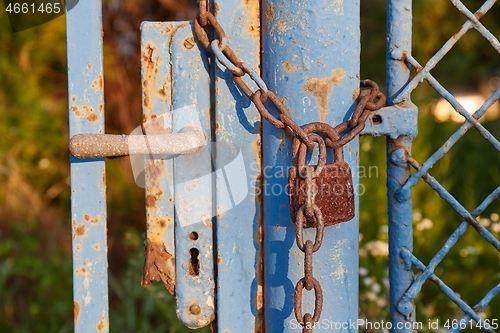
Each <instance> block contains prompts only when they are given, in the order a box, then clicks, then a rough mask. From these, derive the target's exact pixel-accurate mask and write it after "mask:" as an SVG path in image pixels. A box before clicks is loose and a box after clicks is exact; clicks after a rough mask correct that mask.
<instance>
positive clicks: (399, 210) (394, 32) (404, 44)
mask: <svg viewBox="0 0 500 333" xmlns="http://www.w3.org/2000/svg"><path fill="white" fill-rule="evenodd" d="M411 5H412V1H411V0H389V1H388V2H387V22H388V23H387V39H388V41H387V103H388V105H393V104H394V103H393V101H394V99H396V98H397V96H398V94H399V93H400V91H401V90H402V88H403V87H404V86H405V85H406V84H407V82H408V79H409V76H410V70H409V67H408V65H407V64H406V63H405V62H404V60H403V54H404V52H405V51H406V52H407V53H408V54H410V52H411V27H412V11H411V9H412V7H411ZM398 106H400V107H407V108H412V109H413V108H414V109H416V107H415V106H414V105H413V104H412V103H411V101H410V100H409V98H408V99H405V100H404V101H402V102H400V103H398ZM411 143H412V138H411V137H408V136H400V137H399V138H397V139H395V140H394V139H391V138H388V139H387V188H388V193H387V196H388V204H389V279H390V285H391V290H390V301H391V305H390V310H391V322H392V328H393V332H398V333H400V332H413V331H414V330H413V327H412V322H414V320H415V309H414V308H413V309H410V311H409V313H410V315H409V316H408V317H407V318H406V317H405V316H403V315H402V314H401V313H399V312H398V310H397V305H398V302H399V300H400V299H401V297H402V296H403V295H404V293H405V292H406V290H407V289H408V287H409V286H410V285H411V283H412V281H413V278H414V277H413V272H412V271H411V265H408V266H410V267H407V266H406V265H405V263H404V262H403V260H402V258H401V254H402V251H404V250H408V251H412V250H413V232H412V200H411V192H409V191H408V192H407V196H406V197H405V198H401V200H400V201H398V200H397V199H396V197H395V194H396V193H397V191H398V190H399V189H400V188H401V186H402V184H404V183H405V182H406V181H407V179H408V178H409V177H410V166H409V164H408V162H407V161H406V158H405V151H408V152H410V151H411Z"/></svg>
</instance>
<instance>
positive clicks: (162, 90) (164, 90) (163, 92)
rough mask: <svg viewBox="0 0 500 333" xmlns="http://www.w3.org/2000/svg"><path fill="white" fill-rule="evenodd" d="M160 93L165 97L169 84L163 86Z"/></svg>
mask: <svg viewBox="0 0 500 333" xmlns="http://www.w3.org/2000/svg"><path fill="white" fill-rule="evenodd" d="M158 94H160V95H162V96H163V97H167V85H166V84H165V83H164V84H163V85H162V86H161V89H160V90H158Z"/></svg>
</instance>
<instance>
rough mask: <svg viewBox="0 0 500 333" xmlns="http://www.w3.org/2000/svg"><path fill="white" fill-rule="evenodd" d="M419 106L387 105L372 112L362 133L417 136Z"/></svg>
mask: <svg viewBox="0 0 500 333" xmlns="http://www.w3.org/2000/svg"><path fill="white" fill-rule="evenodd" d="M417 118H418V110H417V107H416V106H415V107H399V106H386V107H384V108H382V109H380V110H378V111H374V112H372V113H371V115H370V117H369V118H368V119H369V121H367V122H366V127H365V128H364V130H363V131H362V132H361V135H371V136H383V135H387V136H389V137H390V138H391V139H396V138H398V137H399V136H408V137H410V138H415V137H416V136H417V132H418V129H417Z"/></svg>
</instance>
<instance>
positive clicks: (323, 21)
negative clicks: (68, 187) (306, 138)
mask: <svg viewBox="0 0 500 333" xmlns="http://www.w3.org/2000/svg"><path fill="white" fill-rule="evenodd" d="M359 6H360V3H359V1H326V0H313V1H306V2H304V1H300V0H292V1H284V0H265V1H264V2H263V8H262V11H261V13H262V16H263V17H262V20H261V21H262V29H263V32H262V43H263V44H262V45H263V57H262V73H263V78H264V80H265V82H266V83H267V85H268V87H269V88H270V89H271V90H273V91H274V92H275V93H276V95H277V96H279V98H281V99H282V100H283V102H284V104H285V105H286V107H287V108H289V110H290V112H291V113H292V117H293V119H294V120H295V121H296V122H297V123H298V124H299V125H304V124H306V123H309V122H312V121H322V122H326V123H328V124H330V125H333V126H335V125H337V124H338V123H339V122H342V121H344V120H346V119H348V118H349V117H350V115H351V113H352V111H353V109H354V106H355V102H354V101H355V100H356V98H357V96H358V94H359V59H360V17H359V11H360V9H359ZM263 125H264V127H263V144H262V149H263V177H264V187H263V191H264V192H263V193H264V262H265V264H264V270H265V279H264V283H265V287H264V290H265V292H264V295H265V296H264V299H265V307H264V308H265V318H266V331H267V332H273V333H281V332H297V331H299V330H300V327H301V326H300V325H299V324H298V323H297V322H296V319H295V316H294V313H293V304H294V303H293V299H294V288H295V285H296V283H297V281H298V280H299V279H300V278H301V277H302V276H303V273H304V267H303V264H304V254H303V253H302V252H301V251H300V250H299V249H298V248H297V246H296V244H295V230H294V224H293V223H292V222H291V218H290V211H289V204H288V197H287V188H288V186H287V184H288V175H287V174H288V169H289V167H290V166H291V142H290V140H289V139H288V138H287V137H286V136H285V134H284V133H283V131H282V130H279V129H276V128H274V127H273V126H272V125H270V124H268V123H266V122H264V124H263ZM344 155H345V160H346V162H347V163H348V164H349V165H350V166H351V169H352V171H353V178H354V179H353V185H354V188H355V191H356V190H358V188H359V186H358V183H359V182H358V167H357V164H358V139H355V140H353V141H352V142H351V143H350V144H348V145H347V146H346V147H345V149H344ZM329 159H330V160H331V159H332V158H331V156H329ZM313 163H314V160H313ZM358 204H359V200H358V197H357V195H356V217H355V218H354V219H352V220H351V221H349V222H346V223H340V224H337V225H334V226H331V227H327V228H325V236H324V241H323V246H322V248H321V249H320V250H319V251H318V252H316V253H315V254H314V259H313V261H314V265H313V266H314V273H313V275H314V277H316V279H317V280H318V281H319V282H320V284H321V286H322V288H323V297H324V300H323V311H322V314H321V319H320V322H319V323H318V324H317V326H316V329H315V330H314V331H315V332H333V331H338V329H335V325H339V324H340V325H346V323H347V325H349V324H350V323H352V322H354V323H355V322H356V320H357V318H358V215H359V214H358V212H359V207H358V206H359V205H358ZM314 232H315V231H314V229H312V228H309V229H306V230H305V235H306V236H305V237H307V238H308V239H313V237H314ZM313 300H314V292H312V291H311V292H305V293H304V301H303V306H304V312H310V313H312V312H313V310H314V302H313ZM348 329H349V331H351V332H356V331H357V329H352V328H350V327H348Z"/></svg>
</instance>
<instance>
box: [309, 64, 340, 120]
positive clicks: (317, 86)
mask: <svg viewBox="0 0 500 333" xmlns="http://www.w3.org/2000/svg"><path fill="white" fill-rule="evenodd" d="M344 77H345V72H344V70H343V69H341V68H338V69H334V70H333V71H332V74H331V75H330V77H326V78H323V79H319V78H310V79H308V80H307V81H306V82H305V84H304V87H303V90H304V91H306V92H308V93H309V94H311V95H312V96H313V97H314V98H315V99H316V107H317V108H319V110H318V112H319V118H320V121H321V122H323V123H324V122H326V116H327V115H328V111H329V108H330V106H329V102H328V99H329V97H330V94H331V93H332V90H333V87H334V86H338V85H339V84H341V83H342V79H343V78H344Z"/></svg>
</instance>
